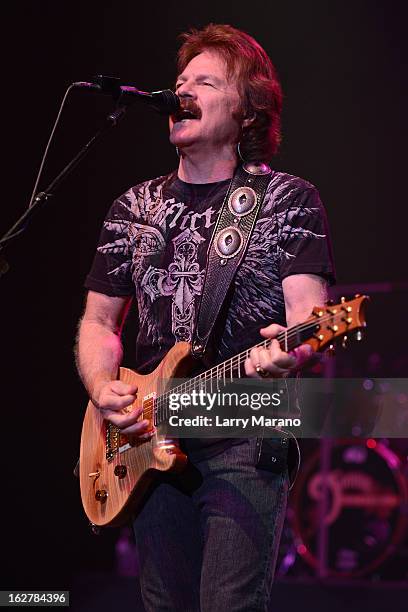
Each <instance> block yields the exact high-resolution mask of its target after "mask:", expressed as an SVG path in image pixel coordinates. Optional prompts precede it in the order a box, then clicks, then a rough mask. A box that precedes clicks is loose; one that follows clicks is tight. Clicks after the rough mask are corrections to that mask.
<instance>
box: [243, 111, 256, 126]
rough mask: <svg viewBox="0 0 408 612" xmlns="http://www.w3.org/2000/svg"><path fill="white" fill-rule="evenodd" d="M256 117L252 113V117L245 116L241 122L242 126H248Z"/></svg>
mask: <svg viewBox="0 0 408 612" xmlns="http://www.w3.org/2000/svg"><path fill="white" fill-rule="evenodd" d="M255 119H256V114H253V115H252V117H246V118H245V119H244V120H243V122H242V127H243V128H247V127H249V126H250V125H251V124H252V123H253V122H254V121H255Z"/></svg>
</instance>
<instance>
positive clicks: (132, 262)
mask: <svg viewBox="0 0 408 612" xmlns="http://www.w3.org/2000/svg"><path fill="white" fill-rule="evenodd" d="M229 183H230V181H229V180H226V181H221V182H218V183H207V184H202V185H201V184H200V185H195V184H190V183H185V182H183V181H182V180H180V179H179V178H178V177H177V173H175V172H174V173H172V174H169V175H167V176H162V177H159V178H157V179H154V180H149V181H146V182H144V183H141V184H140V185H137V186H136V187H132V188H131V189H129V191H127V192H126V193H125V194H123V195H122V196H121V197H119V198H118V199H117V200H115V202H114V203H113V205H112V207H111V209H110V210H109V212H108V215H107V217H106V219H105V222H104V225H103V229H102V233H101V237H100V241H99V246H98V248H97V252H96V255H95V259H94V262H93V265H92V268H91V271H90V273H89V275H88V277H87V279H86V283H85V286H86V287H87V288H88V289H91V290H93V291H97V292H100V293H104V294H106V295H109V296H135V298H136V301H137V308H138V315H139V333H138V337H137V346H136V363H135V364H129V365H130V367H132V366H133V367H134V368H135V369H137V370H138V372H140V373H143V374H145V373H148V372H151V371H152V370H153V369H154V368H155V367H156V366H157V364H158V363H159V362H160V361H161V359H163V357H164V355H165V354H166V353H167V351H168V350H169V349H170V348H171V347H172V346H173V345H174V344H175V343H176V342H179V341H182V340H184V341H190V340H191V338H192V333H193V324H194V321H195V315H196V311H197V308H198V303H199V297H200V294H201V290H202V284H203V279H204V272H205V265H206V256H207V250H208V247H209V242H210V239H211V236H212V233H213V229H214V225H215V223H216V220H217V216H218V213H219V211H220V209H221V206H222V203H223V200H224V198H225V195H226V193H227V190H228V186H229ZM303 273H311V274H317V275H320V276H322V277H324V278H326V279H327V280H328V281H329V283H332V282H333V281H334V266H333V259H332V253H331V246H330V241H329V237H328V229H327V221H326V215H325V212H324V209H323V206H322V204H321V202H320V198H319V195H318V192H317V190H316V189H315V187H314V186H313V185H311V184H310V183H308V182H306V181H304V180H303V179H300V178H297V177H295V176H291V175H289V174H284V173H281V172H273V173H272V176H271V181H270V184H269V186H268V189H267V192H266V196H265V198H264V202H263V204H262V207H261V210H260V213H259V216H258V220H257V222H256V225H255V228H254V231H253V234H252V236H251V240H250V244H249V246H248V249H247V252H246V254H245V257H244V259H243V262H242V264H241V266H240V268H239V270H238V272H237V274H236V277H235V279H234V282H233V286H232V287H231V291H230V295H229V301H228V304H229V306H228V311H227V312H226V313H225V316H224V317H223V319H222V328H221V329H219V328H218V330H217V334H216V335H215V337H214V341H215V357H214V358H215V361H216V362H221V361H223V360H225V359H227V358H228V357H231V356H233V355H234V354H236V353H239V352H241V351H243V350H245V349H247V348H249V347H250V346H253V345H254V344H256V343H258V342H259V341H260V340H261V337H260V334H259V329H260V327H264V326H265V325H267V324H269V323H273V322H275V323H279V324H281V325H285V324H286V316H285V304H284V298H283V292H282V281H283V279H284V278H286V277H287V276H290V275H291V274H303Z"/></svg>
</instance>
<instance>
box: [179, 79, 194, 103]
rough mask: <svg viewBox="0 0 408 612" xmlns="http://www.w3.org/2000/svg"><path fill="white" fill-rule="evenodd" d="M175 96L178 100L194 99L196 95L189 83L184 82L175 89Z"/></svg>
mask: <svg viewBox="0 0 408 612" xmlns="http://www.w3.org/2000/svg"><path fill="white" fill-rule="evenodd" d="M176 94H177V95H178V97H179V98H193V99H194V98H195V97H196V94H195V91H194V88H193V86H192V82H191V81H184V83H181V85H179V86H178V87H177V89H176Z"/></svg>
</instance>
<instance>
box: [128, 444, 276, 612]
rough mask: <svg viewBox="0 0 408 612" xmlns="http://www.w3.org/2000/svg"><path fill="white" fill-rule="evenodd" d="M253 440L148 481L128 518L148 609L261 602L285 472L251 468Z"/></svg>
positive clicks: (206, 610) (211, 611)
mask: <svg viewBox="0 0 408 612" xmlns="http://www.w3.org/2000/svg"><path fill="white" fill-rule="evenodd" d="M255 443H256V440H255V439H248V440H245V441H243V442H241V443H240V444H239V445H235V446H231V447H230V448H228V449H227V450H225V451H224V452H222V453H220V454H219V455H216V456H215V457H212V458H211V459H206V460H203V461H199V462H197V463H195V464H194V465H193V464H190V466H189V467H188V469H187V470H186V471H185V472H184V473H183V474H180V475H162V476H161V477H160V480H158V482H157V483H156V484H155V486H154V488H153V490H152V491H151V492H150V495H149V496H148V498H147V501H146V503H145V504H144V506H143V508H142V510H141V512H140V513H139V514H138V516H137V518H136V520H135V521H134V531H135V536H136V545H137V550H138V555H139V563H140V582H141V590H142V597H143V602H144V605H145V609H146V611H147V612H162V611H163V612H164V611H166V612H218V611H219V612H251V611H254V612H255V611H258V610H268V602H269V599H270V594H271V586H272V581H273V574H274V570H275V565H276V557H277V553H278V546H279V540H280V536H281V532H282V527H283V521H284V515H285V509H286V500H287V492H288V476H287V471H286V470H285V472H284V473H282V474H274V473H271V472H269V471H265V470H258V469H256V468H255V462H256V457H255V455H256V450H255Z"/></svg>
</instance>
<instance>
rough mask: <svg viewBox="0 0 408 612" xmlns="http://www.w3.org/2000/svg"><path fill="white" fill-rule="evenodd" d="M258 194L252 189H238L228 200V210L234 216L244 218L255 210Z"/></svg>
mask: <svg viewBox="0 0 408 612" xmlns="http://www.w3.org/2000/svg"><path fill="white" fill-rule="evenodd" d="M255 206H256V193H255V191H254V190H253V189H252V188H251V187H238V189H235V191H233V192H232V193H231V195H230V197H229V199H228V208H229V209H230V211H231V212H232V214H233V215H237V217H244V216H245V215H248V214H249V213H250V212H252V211H253V210H254V208H255Z"/></svg>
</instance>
